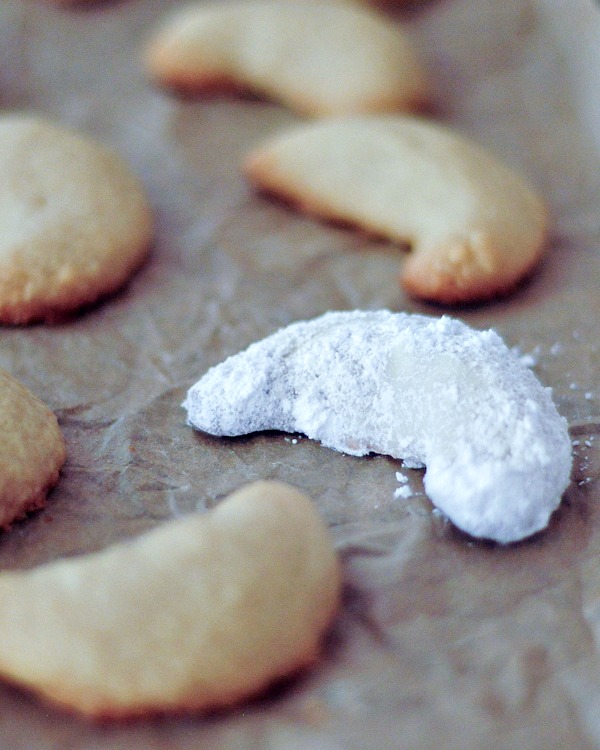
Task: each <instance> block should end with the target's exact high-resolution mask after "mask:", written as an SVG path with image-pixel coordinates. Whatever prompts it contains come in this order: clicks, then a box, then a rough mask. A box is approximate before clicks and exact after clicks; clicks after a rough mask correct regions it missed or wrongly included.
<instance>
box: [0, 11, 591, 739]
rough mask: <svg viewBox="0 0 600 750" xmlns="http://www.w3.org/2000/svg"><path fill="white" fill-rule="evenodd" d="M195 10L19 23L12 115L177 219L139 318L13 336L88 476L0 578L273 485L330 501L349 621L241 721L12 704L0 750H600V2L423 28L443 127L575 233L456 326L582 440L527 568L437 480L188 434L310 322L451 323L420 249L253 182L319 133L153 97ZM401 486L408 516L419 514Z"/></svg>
mask: <svg viewBox="0 0 600 750" xmlns="http://www.w3.org/2000/svg"><path fill="white" fill-rule="evenodd" d="M223 1H226V0H223ZM282 1H284V0H282ZM175 4H176V2H175V1H174V0H104V1H102V0H98V2H95V3H93V4H90V3H83V4H80V5H79V6H66V5H63V6H59V5H58V4H56V3H53V2H52V0H46V2H43V0H37V1H33V0H29V1H27V0H3V1H2V3H1V4H0V108H2V109H3V110H8V109H19V110H29V111H34V112H37V113H39V114H42V115H45V116H47V117H50V118H52V119H54V120H56V121H58V122H62V123H65V124H68V125H71V126H74V127H76V128H78V129H80V130H82V131H83V132H86V133H88V134H90V135H92V136H94V137H96V138H98V139H99V140H101V141H103V142H105V143H108V144H109V145H111V146H113V147H114V148H115V149H116V150H117V151H119V152H120V153H121V154H122V155H123V156H124V157H125V158H126V159H127V160H128V161H129V163H130V164H131V166H132V168H133V169H134V170H135V172H136V173H137V174H138V175H139V176H140V178H141V179H142V180H143V182H144V184H145V186H146V188H147V190H148V192H149V195H150V197H151V200H152V202H153V205H154V208H155V212H156V217H157V235H156V242H155V244H154V247H153V250H152V255H151V257H150V259H149V262H148V263H147V264H146V266H145V267H144V268H143V269H142V270H141V272H140V273H139V274H137V275H136V277H135V278H134V279H133V280H132V282H131V284H130V285H129V286H128V287H127V288H126V289H125V290H123V291H122V292H121V293H120V294H118V295H116V296H115V297H113V298H111V299H109V300H107V301H105V302H104V303H102V304H100V305H98V306H96V307H95V308H94V309H92V310H89V311H87V312H86V313H85V314H82V315H80V316H77V317H75V318H74V319H72V320H69V321H67V322H64V323H62V324H60V325H56V326H54V327H44V326H32V327H27V328H8V327H5V328H2V329H0V366H3V367H5V368H7V369H8V370H10V371H11V372H12V373H14V374H15V375H16V376H18V377H19V378H21V379H22V380H23V381H24V382H25V383H26V384H27V385H28V386H29V387H30V388H31V389H32V390H33V391H34V392H36V393H37V394H38V395H39V396H40V397H41V398H42V399H44V400H45V401H46V402H47V403H48V404H49V405H50V406H51V407H52V408H53V409H54V410H55V411H56V412H57V414H58V416H59V419H60V423H61V426H62V429H63V430H64V433H65V436H66V440H67V444H68V452H69V458H68V462H67V465H66V467H65V470H64V474H63V476H62V479H61V481H60V484H59V486H58V487H57V489H56V491H55V492H54V493H53V494H52V495H51V497H50V500H49V503H48V507H47V509H46V510H44V511H43V512H40V513H38V514H37V515H35V516H33V517H31V518H30V519H29V520H27V521H26V522H24V523H21V524H18V525H16V526H15V527H14V529H13V530H12V531H11V532H10V533H6V534H2V536H1V538H0V564H1V565H2V566H3V567H4V568H15V567H29V566H32V565H35V564H38V563H41V562H43V561H46V560H50V559H53V558H56V557H58V556H60V555H71V554H76V553H81V552H85V551H88V550H93V549H99V548H102V547H104V546H105V545H107V544H108V543H110V542H113V541H115V540H117V539H122V538H125V537H130V536H132V535H135V534H138V533H140V532H142V531H143V530H145V529H147V528H150V527H152V526H154V525H156V524H157V523H160V522H161V521H163V520H165V519H167V518H170V517H172V516H176V515H179V514H184V513H189V512H191V511H194V510H196V509H204V508H207V507H210V506H212V505H213V504H215V503H217V502H219V500H220V499H222V498H223V497H224V496H225V495H226V494H228V493H229V492H230V491H232V490H233V489H235V488H237V487H239V486H240V485H242V484H243V483H245V482H247V481H249V480H251V479H256V478H259V477H276V478H278V479H282V480H285V481H288V482H291V483H292V484H295V485H296V486H298V487H299V488H301V489H303V490H305V491H306V492H308V493H309V494H310V495H311V496H312V497H313V498H314V500H315V502H316V503H317V505H318V507H319V509H320V511H321V512H322V514H323V516H324V517H325V518H326V520H327V522H328V523H329V525H330V526H331V529H332V533H333V535H334V538H335V542H336V544H337V547H338V548H339V552H340V555H341V556H342V558H343V560H344V566H345V580H346V597H345V603H344V607H343V610H342V612H341V613H340V616H339V618H338V619H337V621H336V623H335V625H334V628H333V631H332V633H331V635H330V638H329V640H328V642H327V644H326V648H325V653H324V655H323V659H322V661H321V662H320V663H319V664H318V665H317V666H316V668H315V669H314V670H312V671H311V672H310V674H307V675H306V676H304V677H303V678H301V679H297V680H293V681H292V682H291V683H290V684H287V685H285V686H284V687H283V688H280V689H278V690H277V691H275V692H274V693H273V694H270V695H268V696H265V697H264V698H262V699H260V700H258V701H253V702H251V703H248V704H245V705H243V706H240V707H238V708H236V709H235V710H232V711H228V712H225V713H222V714H219V715H216V716H210V717H202V716H191V717H186V718H179V719H161V720H158V719H154V720H151V721H141V722H136V723H133V724H129V725H125V726H123V725H121V726H111V725H108V726H101V727H98V726H93V725H89V724H86V723H85V722H83V721H81V720H79V719H78V718H75V717H72V716H69V715H65V714H63V713H61V712H58V711H55V710H54V709H52V708H48V707H47V706H44V705H42V704H40V703H38V701H37V700H36V699H34V698H32V697H31V696H30V695H29V694H27V693H25V692H22V691H20V690H17V689H15V688H13V687H11V686H8V685H5V684H0V706H1V708H0V747H2V748H11V749H12V750H19V749H20V748H35V750H46V749H47V748H48V749H49V748H67V747H68V748H71V749H72V750H83V749H84V748H85V749H86V750H91V749H92V748H93V749H94V750H108V749H109V748H128V749H129V748H132V749H137V748H139V749H140V750H141V749H142V748H143V750H152V749H153V748H167V747H168V748H173V749H174V750H187V749H188V748H199V747H202V748H206V749H207V750H213V749H216V748H222V749H223V750H225V749H228V750H230V749H233V748H235V749H236V750H254V749H259V748H269V749H272V750H308V748H315V750H317V749H318V750H334V749H335V750H341V749H342V748H356V749H361V750H362V749H363V748H364V749H369V750H371V749H372V750H389V749H390V748H461V749H462V750H470V749H471V748H473V749H475V748H484V747H485V748H491V747H493V748H528V749H529V750H532V749H537V748H545V749H547V748H567V747H568V748H592V747H600V652H599V649H600V507H599V504H600V484H599V471H600V450H599V447H600V333H599V331H600V169H599V165H600V96H599V94H598V92H600V8H599V7H598V4H597V3H595V2H594V1H593V0H570V2H567V0H502V2H497V0H438V1H437V2H435V1H434V2H429V3H411V8H410V12H409V13H407V12H406V11H402V12H400V17H402V18H403V19H404V20H405V21H406V23H407V24H408V26H409V28H410V30H411V32H412V33H414V35H415V37H416V39H417V41H418V43H419V44H420V46H421V48H422V52H423V56H424V58H425V60H426V62H427V64H428V66H429V68H430V71H431V77H432V80H433V82H434V85H435V97H436V103H437V104H436V109H435V114H434V116H435V117H437V118H438V119H440V120H442V121H444V122H446V123H448V124H450V125H452V126H454V127H455V128H457V129H458V130H459V131H461V132H463V133H464V134H466V135H468V136H471V137H472V138H474V139H475V140H477V141H479V142H480V143H483V144H484V145H486V146H487V147H489V148H490V149H492V150H493V151H495V152H496V153H497V154H498V155H499V156H500V157H501V158H503V159H504V160H505V161H507V162H509V163H511V164H513V165H515V166H516V167H517V168H519V169H520V170H522V171H523V172H524V173H525V174H526V175H527V176H528V177H529V178H530V179H531V180H532V181H533V182H534V183H535V184H536V185H537V186H538V187H539V189H540V190H541V192H542V193H543V194H544V195H545V197H546V198H547V200H548V203H549V205H550V207H551V212H552V222H553V231H552V237H551V247H550V250H549V253H548V256H547V258H546V260H545V262H544V263H543V265H542V267H541V268H540V269H539V272H538V273H537V274H536V275H535V276H534V277H533V278H532V280H531V282H530V283H528V284H526V285H524V286H522V287H521V288H520V289H518V290H517V291H516V292H515V293H514V294H513V295H511V296H510V297H509V298H506V299H503V300H500V301H497V302H494V303H491V304H487V305H480V306H477V307H473V308H468V309H459V310H456V311H454V312H455V314H456V315H458V316H459V317H461V318H462V319H463V320H465V321H466V322H468V323H470V324H472V325H474V326H476V327H480V328H485V327H490V326H491V327H494V328H495V329H496V330H498V331H499V332H500V333H501V334H502V335H503V336H504V338H505V339H506V341H507V343H508V344H509V345H510V346H514V347H516V348H518V350H519V351H520V352H521V353H522V354H524V355H528V357H529V361H530V362H531V364H532V367H533V368H534V370H535V372H536V373H537V375H538V376H539V378H540V379H541V380H542V381H543V382H544V383H545V384H546V385H549V386H551V387H552V388H553V389H554V396H555V400H556V403H557V406H558V408H559V410H560V411H561V413H562V414H564V415H565V416H566V417H567V419H568V420H569V424H570V428H571V433H572V437H573V440H574V441H576V443H577V444H576V445H575V446H574V454H575V462H574V478H573V483H572V485H571V487H570V488H569V490H568V491H567V493H566V497H565V501H564V503H563V505H562V507H561V509H560V510H559V512H558V513H557V514H556V515H555V517H554V518H553V521H552V524H551V526H550V528H549V529H548V530H547V531H546V532H545V533H542V534H540V535H538V536H536V537H535V538H533V539H531V540H529V541H526V542H524V543H521V544H517V545H514V546H510V547H506V548H502V547H498V546H495V545H491V544H487V543H481V542H476V541H473V540H472V539H469V538H468V537H466V536H464V535H462V534H461V533H459V532H458V531H456V530H455V529H454V528H453V527H452V526H451V525H450V524H448V523H447V522H446V521H445V520H444V519H443V518H442V517H441V516H440V515H439V514H436V513H435V512H432V507H431V505H430V503H429V501H428V500H427V498H426V497H425V496H424V495H423V494H422V482H421V479H422V474H421V473H420V472H418V471H414V470H412V471H410V470H407V469H403V468H402V465H401V464H400V463H399V462H395V461H392V460H390V459H388V458H385V457H378V456H375V457H369V458H362V459H357V458H351V457H348V456H343V455H339V454H336V453H334V452H333V451H330V450H328V449H325V448H322V447H320V446H319V445H317V444H315V443H312V442H311V441H309V440H307V439H306V438H303V437H302V436H297V442H292V440H291V438H290V436H284V435H282V434H279V433H275V434H263V435H257V436H251V437H247V438H242V439H235V440H218V439H213V438H209V437H206V436H202V435H199V434H197V433H195V432H193V431H192V430H191V429H190V428H188V427H187V426H186V425H185V413H184V412H183V410H182V409H181V407H180V403H181V401H182V398H183V396H184V394H185V391H186V389H187V387H189V386H190V385H191V384H192V383H193V382H194V381H195V380H196V379H197V378H198V377H199V376H200V375H201V374H202V373H203V372H204V371H205V370H206V369H207V368H208V367H209V366H210V365H212V364H214V363H216V362H218V361H220V360H221V359H223V358H224V357H225V356H226V355H228V354H231V353H233V352H236V351H238V350H239V349H241V348H243V347H245V346H246V345H247V344H248V343H250V342H252V341H254V340H255V339H257V338H261V337H263V336H265V335H267V334H269V333H271V332H272V331H274V330H275V329H276V328H278V327H280V326H282V325H285V324H287V323H289V322H291V321H294V320H298V319H302V318H308V317H312V316H315V315H318V314H320V313H322V312H324V311H326V310H329V309H352V308H356V307H364V308H377V307H382V306H385V307H390V308H392V309H394V310H408V311H418V312H425V313H430V314H434V315H438V314H441V312H442V311H441V310H440V309H438V308H434V307H429V306H425V305H421V304H419V303H416V302H414V301H411V300H409V299H407V298H406V297H405V296H404V295H403V293H402V292H401V291H400V289H399V287H398V285H397V283H396V275H397V270H398V268H399V267H400V264H401V263H402V257H403V256H402V252H401V251H400V250H398V249H397V248H395V247H392V246H391V245H389V244H387V243H384V242H375V241H373V240H372V239H368V238H365V237H364V236H362V235H361V234H359V233H357V232H354V231H352V230H350V229H346V228H340V227H335V226H329V225H326V224H322V223H318V222H315V221H313V220H311V219H308V218H306V217H303V216H300V215H298V214H297V213H295V212H294V211H292V210H291V209H289V208H287V207H285V206H283V205H280V204H278V203H276V202H274V201H271V200H269V199H267V198H265V197H263V196H258V195H256V194H254V193H253V191H252V190H251V189H250V188H249V187H248V185H247V184H245V182H244V179H243V178H242V176H241V175H240V172H239V161H240V157H241V156H242V155H243V154H244V152H245V151H246V149H248V148H249V147H250V146H252V145H254V144H255V143H257V142H258V141H259V140H260V139H262V138H264V137H266V136H267V135H269V134H271V133H274V132H275V131H277V130H278V129H279V128H280V127H281V126H284V125H287V124H289V123H293V122H296V121H297V120H298V118H297V117H296V115H294V114H292V113H290V112H288V111H286V110H285V109H283V108H282V107H280V106H278V105H276V104H272V103H267V102H264V101H256V100H253V99H234V98H230V97H218V98H215V99H210V100H189V99H188V100H183V99H180V98H177V97H175V96H173V95H172V94H169V93H166V92H163V91H158V90H156V89H155V88H153V87H152V86H151V85H150V84H149V82H148V81H147V80H146V78H145V75H144V72H143V69H142V66H141V63H140V57H139V50H140V47H141V46H142V45H143V42H144V40H145V39H147V38H148V35H149V34H150V33H151V32H152V30H153V28H154V27H155V24H156V23H157V22H158V21H159V19H161V18H162V17H163V15H164V14H165V13H166V12H167V11H168V10H169V9H170V8H171V7H173V6H174V5H175ZM398 5H400V4H398ZM382 6H383V11H384V12H387V13H390V14H393V13H394V12H395V11H394V3H392V2H389V1H388V2H386V3H382ZM396 12H397V11H396ZM0 179H1V175H0ZM397 471H400V472H402V474H404V475H405V476H406V477H407V478H408V484H409V487H410V488H411V490H412V492H413V494H412V496H411V497H410V498H408V499H402V498H394V490H395V489H396V487H397V486H398V484H397V481H396V477H395V473H396V472H397ZM199 617H201V613H199ZM0 637H2V635H1V634H0Z"/></svg>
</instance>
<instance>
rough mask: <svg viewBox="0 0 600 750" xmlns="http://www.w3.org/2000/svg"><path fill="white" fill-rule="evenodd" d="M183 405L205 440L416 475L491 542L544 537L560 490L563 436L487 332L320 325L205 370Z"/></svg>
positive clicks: (302, 326) (443, 323) (414, 318)
mask: <svg viewBox="0 0 600 750" xmlns="http://www.w3.org/2000/svg"><path fill="white" fill-rule="evenodd" d="M183 405H184V407H185V408H186V409H187V412H188V421H189V423H190V424H191V425H192V426H194V427H195V428H197V429H199V430H202V431H204V432H208V433H210V434H212V435H229V436H234V435H243V434H248V433H251V432H256V431H261V430H269V429H277V430H282V431H284V432H289V433H298V432H300V433H303V434H305V435H306V436H307V437H309V438H313V439H316V440H319V441H321V442H322V443H323V444H324V445H326V446H328V447H330V448H333V449H335V450H338V451H342V452H344V453H349V454H351V455H355V456H362V455H365V454H367V453H371V452H375V453H382V454H387V455H390V456H393V457H395V458H401V459H403V460H404V464H405V465H406V466H414V467H422V466H423V465H425V466H426V467H427V470H426V474H425V479H424V483H425V489H426V491H427V494H428V496H429V498H430V499H431V501H432V502H433V503H434V505H436V506H437V507H438V508H439V509H440V510H442V511H443V512H444V513H445V514H446V515H447V516H448V517H449V518H450V519H451V520H452V521H453V522H454V523H455V524H456V525H457V526H458V527H459V528H461V529H463V530H464V531H466V532H467V533H469V534H472V535H473V536H477V537H485V538H491V539H495V540H497V541H500V542H510V541H515V540H517V539H521V538H523V537H526V536H529V535H530V534H532V533H534V532H536V531H538V530H540V529H542V528H544V527H545V526H546V525H547V523H548V519H549V517H550V514H551V513H552V511H553V510H554V509H555V508H556V507H557V506H558V504H559V503H560V499H561V495H562V493H563V491H564V490H565V488H566V486H567V484H568V482H569V476H570V470H571V461H572V457H571V444H570V440H569V435H568V432H567V424H566V421H565V420H564V419H563V418H562V417H560V416H559V414H558V412H557V410H556V408H555V406H554V404H553V402H552V398H551V393H550V390H549V389H547V388H544V387H543V386H542V385H541V384H540V383H539V381H538V380H537V379H536V378H535V376H534V375H533V373H532V372H531V371H530V370H529V369H528V367H527V366H526V364H524V363H523V362H522V361H520V359H519V357H517V356H516V355H515V353H514V352H511V351H510V350H509V349H508V347H507V346H506V345H505V344H504V342H503V341H502V339H501V338H500V337H499V336H498V335H497V334H496V333H494V332H493V331H491V330H490V331H483V332H478V331H475V330H473V329H471V328H469V327H468V326H466V325H465V324H464V323H461V322H460V321H458V320H455V319H452V318H449V317H447V316H444V317H441V318H429V317H426V316H421V315H409V314H406V313H391V312H389V311H387V310H380V311H353V312H330V313H326V314H325V315H323V316H321V317H319V318H316V319H314V320H310V321H303V322H299V323H294V324H292V325H290V326H288V327H287V328H283V329H281V330H279V331H277V332H276V333H274V334H273V335H271V336H269V337H267V338H266V339H263V340H262V341H259V342H256V343H254V344H252V345H251V346H250V347H248V349H246V350H245V351H243V352H241V353H239V354H237V355H234V356H232V357H230V358H229V359H227V360H226V361H225V362H223V363H221V364H220V365H217V366H216V367H213V368H212V369H210V370H209V371H208V372H207V373H206V374H205V375H204V376H203V377H202V378H201V379H200V380H199V381H198V382H197V383H196V384H195V385H194V386H193V387H192V388H191V389H190V390H189V392H188V395H187V398H186V400H185V402H184V404H183ZM399 489H400V490H401V492H400V496H403V495H404V494H405V492H406V490H405V489H403V488H399Z"/></svg>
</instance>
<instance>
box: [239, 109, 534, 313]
mask: <svg viewBox="0 0 600 750" xmlns="http://www.w3.org/2000/svg"><path fill="white" fill-rule="evenodd" d="M244 170H245V173H246V175H247V176H248V178H249V179H250V181H251V182H252V183H253V184H254V185H256V186H257V187H258V188H260V189H263V190H265V191H269V192H272V193H274V194H276V195H278V196H281V197H283V198H285V199H288V200H290V201H292V202H293V203H295V204H297V205H298V206H299V207H300V208H301V209H303V210H305V211H307V212H310V213H313V214H315V215H317V216H321V217H324V218H327V219H334V220H342V221H346V222H350V223H352V224H354V225H356V226H359V227H362V228H364V229H366V230H368V231H371V232H375V233H376V234H378V235H380V236H383V237H387V238H388V239H390V240H392V241H398V242H400V243H403V244H409V245H410V246H411V249H412V252H411V253H409V255H408V256H407V258H406V261H405V263H404V266H403V269H402V274H401V282H402V284H403V286H404V287H405V288H406V290H407V291H408V292H409V293H410V294H412V295H414V296H415V297H420V298H423V299H426V300H431V301H434V302H440V303H444V304H454V303H465V302H475V301H481V300H485V299H488V298H491V297H495V296H497V295H500V294H502V293H505V292H508V291H509V290H511V289H512V288H513V287H514V286H515V285H516V284H518V282H519V281H520V280H522V279H523V278H524V277H526V276H527V275H528V274H529V273H530V272H531V271H532V270H533V268H534V267H535V266H536V264H537V263H538V261H539V259H540V257H541V256H542V254H543V252H544V249H545V244H546V243H545V239H546V231H547V212H546V207H545V205H544V203H543V201H542V200H541V198H540V197H539V196H538V195H537V194H536V192H535V191H534V190H533V189H532V188H531V187H530V186H529V185H528V184H527V183H526V181H525V180H524V179H523V178H522V177H521V176H520V175H519V174H517V173H516V172H515V171H513V170H512V169H510V168H508V167H507V166H505V165H504V164H503V163H501V162H500V161H499V160H498V159H497V158H496V157H495V156H493V155H492V154H490V153H488V152H487V151H486V150H484V149H483V148H481V147H479V146H478V145H476V144H474V143H472V142H470V141H469V140H467V139H465V138H463V137H461V136H459V135H458V134H456V133H455V132H453V131H452V130H450V129H448V128H447V127H444V126H441V125H438V124H434V123H431V122H426V121H424V120H421V119H419V118H413V117H410V116H401V115H395V116H394V115H388V116H385V115H380V116H375V115H374V116H362V117H349V118H339V119H333V118H332V119H329V120H325V121H319V122H313V123H309V124H306V125H301V126H296V127H295V128H293V129H291V130H290V131H288V132H285V133H283V134H278V135H276V136H274V137H272V138H270V139H269V140H268V141H266V142H265V143H264V144H263V145H260V146H258V147H257V148H255V149H254V150H253V152H252V153H250V154H249V155H248V156H247V158H246V160H245V164H244Z"/></svg>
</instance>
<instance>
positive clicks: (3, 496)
mask: <svg viewBox="0 0 600 750" xmlns="http://www.w3.org/2000/svg"><path fill="white" fill-rule="evenodd" d="M0 429H1V430H2V441H1V442H0V528H2V529H5V530H6V529H8V528H9V527H10V525H11V523H12V522H13V521H15V520H18V519H20V518H23V516H25V514H26V513H28V512H29V511H32V510H37V509H38V508H42V507H43V506H44V504H45V500H46V495H47V493H48V491H49V490H50V489H51V488H52V487H53V486H54V485H55V484H56V482H57V481H58V475H59V471H60V468H61V466H62V465H63V463H64V462H65V444H64V440H63V437H62V434H61V432H60V429H59V427H58V423H57V420H56V417H55V415H54V414H53V412H52V411H51V410H50V409H49V408H48V407H47V406H46V405H45V404H43V403H42V402H41V401H40V400H39V399H38V398H37V396H34V394H33V393H31V391H29V390H28V389H27V388H26V387H25V386H24V385H22V384H21V383H20V382H19V381H18V380H16V379H15V378H14V377H12V375H9V373H7V372H5V371H4V370H0Z"/></svg>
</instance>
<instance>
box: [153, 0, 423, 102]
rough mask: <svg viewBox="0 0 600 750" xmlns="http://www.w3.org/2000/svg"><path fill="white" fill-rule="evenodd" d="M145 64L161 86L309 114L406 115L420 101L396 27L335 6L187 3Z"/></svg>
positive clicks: (320, 0)
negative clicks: (258, 99)
mask: <svg viewBox="0 0 600 750" xmlns="http://www.w3.org/2000/svg"><path fill="white" fill-rule="evenodd" d="M145 59H146V66H147V68H148V70H149V72H150V74H151V76H152V77H153V78H154V79H155V80H157V81H159V82H161V83H163V84H166V85H168V86H171V87H174V88H177V89H183V90H187V91H190V90H191V91H196V92H202V91H214V90H230V89H232V88H233V89H246V90H251V91H253V92H254V93H258V94H260V95H263V96H266V97H269V98H271V99H274V100H277V101H280V102H283V103H284V104H286V105H288V106H289V107H291V108H292V109H295V110H298V111H300V112H302V113H304V114H309V115H326V114H341V113H349V112H384V111H392V110H398V109H410V108H413V107H414V106H415V105H420V104H422V103H423V102H424V101H425V100H426V99H427V96H428V91H427V88H428V87H427V83H426V81H425V75H424V73H423V70H422V66H421V63H420V62H419V61H418V60H417V56H416V53H415V50H414V49H413V45H412V44H411V42H410V40H409V38H408V36H407V32H406V30H405V29H404V28H402V27H400V26H399V25H398V24H395V23H393V22H391V21H390V20H388V19H386V18H385V17H384V16H383V15H380V14H378V13H377V12H375V11H374V10H369V9H367V8H360V7H358V6H356V7H355V6H353V5H352V4H350V3H343V2H340V1H339V0H337V1H336V0H286V2H280V0H245V1H244V0H242V2H228V3H202V4H195V5H191V6H189V7H188V8H184V9H183V10H179V11H177V12H176V13H175V14H174V15H173V16H172V17H171V18H169V19H167V20H166V21H165V23H164V25H163V27H162V28H160V29H159V30H158V31H157V33H156V34H155V36H154V37H153V39H152V40H151V42H150V44H149V45H148V49H147V50H146V56H145Z"/></svg>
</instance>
